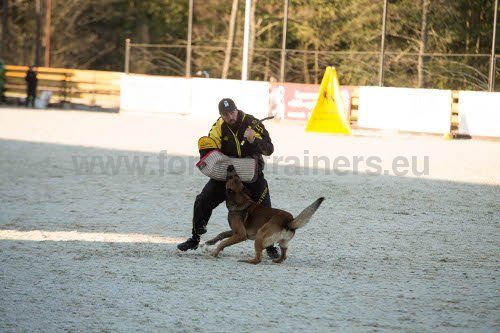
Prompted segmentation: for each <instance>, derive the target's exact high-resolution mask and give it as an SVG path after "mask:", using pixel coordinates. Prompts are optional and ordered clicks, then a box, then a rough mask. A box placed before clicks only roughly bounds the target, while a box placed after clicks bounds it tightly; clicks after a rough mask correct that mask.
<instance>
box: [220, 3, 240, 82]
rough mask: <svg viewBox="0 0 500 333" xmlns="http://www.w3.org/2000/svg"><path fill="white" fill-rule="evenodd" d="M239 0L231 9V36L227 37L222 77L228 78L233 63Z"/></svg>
mask: <svg viewBox="0 0 500 333" xmlns="http://www.w3.org/2000/svg"><path fill="white" fill-rule="evenodd" d="M238 4H239V0H233V8H232V9H231V19H230V20H229V36H228V37H227V43H226V53H225V56H224V65H223V67H222V78H223V79H227V73H228V72H229V64H230V63H231V52H232V51H233V43H234V35H235V33H234V30H235V27H236V17H237V14H238Z"/></svg>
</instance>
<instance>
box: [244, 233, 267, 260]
mask: <svg viewBox="0 0 500 333" xmlns="http://www.w3.org/2000/svg"><path fill="white" fill-rule="evenodd" d="M262 251H264V246H263V245H262V239H260V238H259V237H257V238H256V239H255V258H253V259H251V260H240V261H242V262H246V263H248V264H253V265H257V264H258V263H260V262H261V261H262Z"/></svg>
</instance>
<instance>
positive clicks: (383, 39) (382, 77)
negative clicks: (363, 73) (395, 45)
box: [378, 0, 387, 87]
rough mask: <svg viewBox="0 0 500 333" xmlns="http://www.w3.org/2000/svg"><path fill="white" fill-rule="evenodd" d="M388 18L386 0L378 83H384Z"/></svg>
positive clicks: (385, 3)
mask: <svg viewBox="0 0 500 333" xmlns="http://www.w3.org/2000/svg"><path fill="white" fill-rule="evenodd" d="M386 20H387V0H384V12H383V14H382V37H381V40H380V63H379V68H378V85H379V86H381V87H382V86H383V85H384V58H385V23H386Z"/></svg>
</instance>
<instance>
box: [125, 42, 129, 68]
mask: <svg viewBox="0 0 500 333" xmlns="http://www.w3.org/2000/svg"><path fill="white" fill-rule="evenodd" d="M129 61H130V38H127V39H125V74H128V73H129Z"/></svg>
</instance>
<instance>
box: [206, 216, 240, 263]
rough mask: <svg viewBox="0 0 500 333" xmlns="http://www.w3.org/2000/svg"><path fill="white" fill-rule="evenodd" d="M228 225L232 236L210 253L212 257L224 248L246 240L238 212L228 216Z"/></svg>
mask: <svg viewBox="0 0 500 333" xmlns="http://www.w3.org/2000/svg"><path fill="white" fill-rule="evenodd" d="M228 219H229V225H230V226H231V229H232V231H233V235H232V236H231V237H229V238H227V239H225V240H223V241H222V242H221V243H220V244H219V245H218V246H217V248H216V249H215V250H214V252H212V255H213V256H214V257H217V256H218V255H219V253H220V251H222V250H224V248H225V247H228V246H231V245H234V244H237V243H241V242H243V241H245V240H246V239H247V232H246V229H245V225H244V220H243V216H242V214H241V213H240V212H237V213H232V212H229V214H228Z"/></svg>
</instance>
